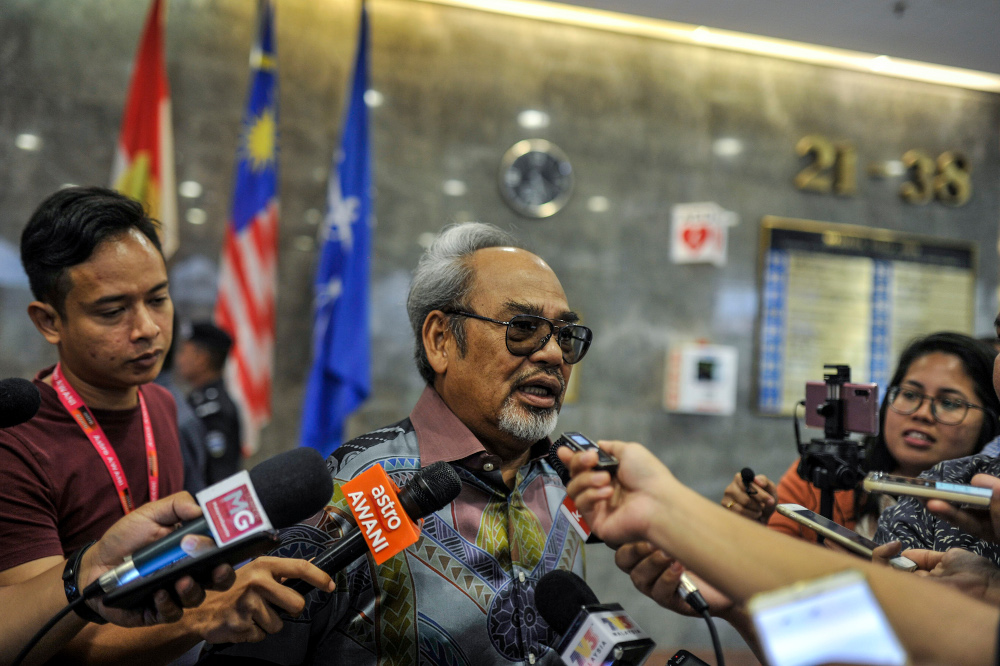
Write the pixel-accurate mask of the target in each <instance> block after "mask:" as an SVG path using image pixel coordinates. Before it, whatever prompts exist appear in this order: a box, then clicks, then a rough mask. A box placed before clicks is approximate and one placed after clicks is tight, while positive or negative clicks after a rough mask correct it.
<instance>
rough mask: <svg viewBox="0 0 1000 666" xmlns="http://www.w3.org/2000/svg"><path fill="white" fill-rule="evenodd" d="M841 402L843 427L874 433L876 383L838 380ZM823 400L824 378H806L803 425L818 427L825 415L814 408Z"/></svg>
mask: <svg viewBox="0 0 1000 666" xmlns="http://www.w3.org/2000/svg"><path fill="white" fill-rule="evenodd" d="M840 399H841V400H842V401H843V404H844V430H846V431H847V432H857V433H865V434H869V435H874V434H876V433H878V384H871V383H869V384H850V383H848V384H841V385H840ZM825 402H826V382H806V425H807V426H809V427H810V428H822V427H824V425H826V419H825V418H824V417H823V415H822V414H820V413H819V412H818V411H817V409H818V408H819V407H820V406H822V405H823V403H825Z"/></svg>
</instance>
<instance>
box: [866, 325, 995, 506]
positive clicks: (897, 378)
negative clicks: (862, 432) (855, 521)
mask: <svg viewBox="0 0 1000 666" xmlns="http://www.w3.org/2000/svg"><path fill="white" fill-rule="evenodd" d="M935 352H940V353H942V354H951V355H952V356H956V357H958V359H959V360H961V361H962V367H963V368H964V369H965V372H966V374H967V375H968V376H969V378H970V379H972V385H973V388H974V390H975V392H976V400H977V401H978V402H979V404H980V405H981V406H982V407H983V408H984V409H985V410H986V411H985V413H984V414H983V425H982V427H981V428H980V429H979V437H978V439H977V440H976V445H975V447H974V448H973V453H979V452H980V451H982V450H983V447H984V446H986V444H988V443H989V442H990V441H992V440H993V439H995V438H996V436H997V434H1000V423H998V420H997V419H998V415H1000V400H998V399H997V394H996V391H995V390H994V389H993V361H994V359H995V358H996V355H997V352H996V351H995V350H994V349H993V347H991V346H990V345H988V344H986V343H984V342H982V341H980V340H976V339H975V338H970V337H969V336H967V335H963V334H961V333H951V332H943V333H932V334H931V335H928V336H926V337H922V338H916V339H915V340H913V341H911V342H910V344H909V345H907V347H906V349H905V350H903V353H902V354H901V355H900V357H899V363H898V364H897V365H896V372H895V374H893V376H892V379H891V380H890V381H889V387H892V386H898V385H899V383H900V382H901V381H903V378H904V377H905V376H906V373H907V372H908V371H909V369H910V366H911V365H913V362H914V361H916V360H917V359H920V358H923V357H924V356H927V355H928V354H933V353H935ZM889 387H886V390H885V393H884V395H887V394H888V388H889ZM888 411H889V404H888V401H887V400H886V399H885V397H883V398H882V407H881V409H880V410H879V433H878V435H876V436H874V437H869V438H868V439H867V440H866V444H867V446H866V448H867V456H866V459H865V460H864V461H863V462H862V467H863V468H864V471H865V472H891V471H892V470H894V469H895V468H896V467H897V466H898V465H899V462H898V461H897V460H896V459H895V458H893V456H892V454H891V453H889V447H888V446H887V445H886V443H885V417H886V414H887V412H888ZM856 495H861V493H857V494H856ZM870 510H874V503H873V502H872V501H871V500H870V499H869V500H868V501H867V502H866V504H865V506H864V507H862V508H861V510H860V511H859V512H858V513H857V515H858V516H860V515H862V513H867V512H869V511H870Z"/></svg>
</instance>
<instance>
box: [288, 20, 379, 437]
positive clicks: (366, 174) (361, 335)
mask: <svg viewBox="0 0 1000 666" xmlns="http://www.w3.org/2000/svg"><path fill="white" fill-rule="evenodd" d="M367 90H368V11H367V9H366V7H365V4H364V3H363V2H362V3H361V25H360V27H359V31H358V49H357V55H356V56H355V60H354V80H353V83H352V85H351V90H350V96H349V97H348V99H347V118H346V120H345V121H344V130H343V134H342V137H341V142H340V150H339V151H337V156H336V159H335V163H334V168H333V169H332V170H331V173H330V182H329V185H328V186H327V213H326V220H324V222H323V227H322V228H321V229H320V242H321V243H322V247H321V248H320V257H319V267H318V268H317V269H316V279H315V281H314V283H313V293H314V303H313V309H314V311H315V317H314V320H313V361H312V369H311V370H310V372H309V382H308V384H307V386H306V393H305V398H304V399H303V409H302V434H301V438H300V439H301V443H302V445H303V446H311V447H313V448H315V449H317V450H319V451H320V452H321V453H323V454H324V455H329V454H330V452H331V451H333V450H334V449H335V448H337V447H338V446H340V444H341V441H342V438H343V434H344V424H345V423H346V422H347V418H348V417H349V416H350V414H351V412H353V411H354V410H355V409H357V408H358V406H359V405H361V403H362V402H364V400H365V398H367V397H368V393H369V392H370V391H371V369H370V367H369V366H370V361H369V356H370V354H369V330H368V329H369V326H368V319H369V318H368V264H369V262H370V260H371V247H372V230H371V225H372V197H371V183H372V176H371V154H370V153H371V150H370V147H369V141H368V107H367V106H366V105H365V91H367Z"/></svg>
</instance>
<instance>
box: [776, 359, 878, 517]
mask: <svg viewBox="0 0 1000 666" xmlns="http://www.w3.org/2000/svg"><path fill="white" fill-rule="evenodd" d="M823 378H824V381H822V382H807V383H806V399H805V401H804V403H805V408H806V417H805V420H806V425H808V426H810V427H814V428H823V435H824V437H823V438H822V439H812V440H810V441H809V442H808V443H803V442H802V441H801V440H800V438H799V436H798V421H796V422H795V432H796V435H795V440H796V444H797V446H798V450H799V465H798V468H797V471H798V474H799V476H800V477H802V478H803V479H805V480H806V481H808V482H810V483H811V484H813V485H814V486H816V487H817V488H819V489H820V491H821V496H820V515H822V516H824V517H826V518H832V517H833V493H834V491H836V490H853V489H854V488H855V487H857V485H858V484H859V483H860V482H861V480H862V479H863V478H864V475H865V474H864V471H863V470H862V468H861V461H862V460H864V458H865V444H864V442H862V441H858V440H854V439H849V438H848V433H856V434H864V435H874V434H877V433H878V425H879V423H878V386H877V385H876V384H871V383H868V384H852V383H851V368H850V367H849V366H846V365H824V366H823Z"/></svg>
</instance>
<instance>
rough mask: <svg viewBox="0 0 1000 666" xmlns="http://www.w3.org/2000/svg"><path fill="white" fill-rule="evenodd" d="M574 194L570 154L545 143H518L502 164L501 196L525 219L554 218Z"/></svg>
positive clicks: (531, 141)
mask: <svg viewBox="0 0 1000 666" xmlns="http://www.w3.org/2000/svg"><path fill="white" fill-rule="evenodd" d="M572 192H573V167H572V166H571V165H570V163H569V158H568V157H566V153H564V152H563V151H562V150H560V149H559V147H558V146H556V145H555V144H553V143H550V142H548V141H546V140H545V139H525V140H523V141H518V142H517V143H515V144H514V145H513V146H511V147H510V149H509V150H508V151H507V152H506V153H504V156H503V158H502V159H501V160H500V193H501V194H502V195H503V198H504V201H506V202H507V204H508V205H509V206H510V207H511V208H513V209H514V211H516V212H517V213H519V214H521V215H524V216H525V217H534V218H542V217H549V216H550V215H554V214H555V213H556V212H558V211H559V209H560V208H562V207H563V206H565V205H566V202H567V201H569V197H570V194H571V193H572Z"/></svg>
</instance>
